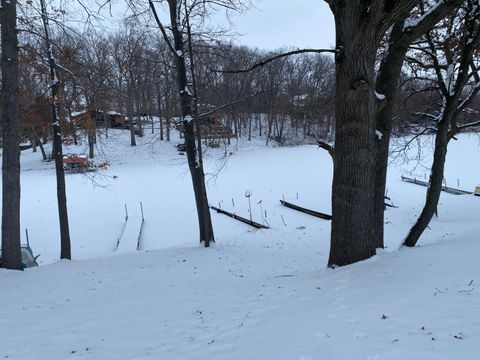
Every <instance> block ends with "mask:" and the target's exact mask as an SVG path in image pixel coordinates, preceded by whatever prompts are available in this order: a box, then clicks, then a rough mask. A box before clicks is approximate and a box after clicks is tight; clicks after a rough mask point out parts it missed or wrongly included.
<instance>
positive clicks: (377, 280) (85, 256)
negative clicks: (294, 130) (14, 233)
mask: <svg viewBox="0 0 480 360" xmlns="http://www.w3.org/2000/svg"><path fill="white" fill-rule="evenodd" d="M478 139H479V138H478V137H477V136H474V135H463V136H460V139H459V141H456V142H453V143H452V144H451V148H450V150H449V157H448V163H447V170H446V180H447V184H448V185H449V186H455V187H456V186H457V184H460V187H461V188H464V189H467V190H473V189H474V187H475V185H477V184H478V183H480V148H479V140H478ZM128 144H129V142H128V134H126V133H124V132H122V131H111V132H110V137H109V139H108V140H106V139H101V141H99V143H98V149H97V152H98V154H99V155H98V156H97V159H96V161H98V162H100V161H103V160H108V161H109V162H110V163H111V165H110V167H109V168H108V169H107V170H105V171H98V172H96V173H95V174H94V177H93V178H92V177H86V176H84V175H80V174H69V175H67V190H68V205H69V216H70V225H71V237H72V253H73V257H74V260H75V261H73V262H65V261H61V262H59V261H58V255H59V234H58V230H57V229H58V220H57V214H56V198H55V177H54V171H53V164H52V163H47V164H46V163H42V162H41V161H40V155H39V154H38V153H37V154H33V153H29V152H23V154H22V166H23V168H22V226H23V227H27V228H28V230H29V235H30V243H31V246H32V248H33V250H34V252H35V253H41V256H40V258H39V262H40V264H41V266H40V267H38V268H34V269H28V270H26V271H25V272H12V271H5V270H1V271H0V288H1V291H2V295H1V296H0V359H1V358H8V359H77V358H91V359H102V360H103V359H116V360H119V359H179V360H180V359H222V360H223V359H242V360H243V359H276V360H280V359H285V360H287V359H299V360H300V359H472V360H473V359H478V358H479V357H478V356H479V355H478V353H479V348H478V344H479V343H480V317H479V315H480V295H479V293H478V287H477V284H478V282H479V281H480V264H479V262H478V257H479V256H480V242H479V234H480V222H479V213H480V198H477V197H474V196H468V195H466V196H454V195H449V194H442V198H441V205H440V207H439V216H440V217H439V218H438V219H435V220H434V221H433V223H432V224H431V227H430V229H429V230H427V232H426V233H425V235H424V236H423V238H422V240H421V242H420V244H419V245H420V246H419V247H417V248H415V249H401V250H400V251H397V250H398V248H399V245H400V244H401V242H402V240H403V238H404V236H405V234H406V232H407V231H408V229H409V226H411V224H412V222H413V221H414V220H415V218H416V216H417V215H418V213H419V211H420V209H421V206H422V203H423V201H424V195H425V190H426V188H422V187H419V186H415V185H411V184H407V183H402V182H401V179H400V176H401V174H407V175H410V174H413V175H414V176H417V177H420V178H423V177H424V176H425V173H428V171H427V170H425V169H423V168H422V167H421V166H416V165H415V164H414V163H409V164H399V163H397V162H396V163H395V164H394V165H392V166H391V168H390V173H389V184H388V194H389V196H390V197H391V198H392V200H393V202H394V204H395V205H396V206H398V207H399V208H397V209H389V210H387V213H386V222H387V224H386V245H387V248H386V250H385V251H382V252H381V253H380V254H379V255H378V256H376V257H374V258H373V259H371V260H368V261H365V262H362V263H359V264H355V265H352V266H349V267H345V268H340V269H336V270H328V269H326V261H327V257H328V250H329V231H330V228H329V226H330V224H329V222H328V221H324V220H321V219H318V218H314V217H309V216H308V215H304V214H301V213H297V212H295V211H293V210H290V209H286V208H284V207H282V206H281V205H280V204H279V200H280V199H282V198H285V200H290V201H291V202H294V203H296V204H299V205H302V206H305V207H310V208H313V209H315V210H318V211H322V212H326V213H329V212H330V196H331V191H330V183H331V173H332V166H331V160H330V158H329V156H328V154H326V153H325V152H324V151H322V150H320V149H318V148H317V147H315V146H299V147H290V148H278V147H269V148H265V147H264V145H263V143H262V142H260V141H253V142H241V143H240V144H238V146H232V147H230V148H229V149H228V150H227V154H230V152H232V154H231V155H230V156H228V159H227V161H225V160H224V159H223V156H222V155H223V154H224V149H214V150H213V149H210V150H209V151H208V153H207V158H206V161H205V162H206V169H207V172H208V173H209V174H216V176H213V175H210V176H209V182H208V185H209V197H210V202H211V203H212V204H215V205H218V204H219V203H220V204H221V207H222V208H224V209H226V210H229V211H232V212H236V213H237V214H239V215H243V216H245V217H248V216H249V215H248V200H247V198H245V196H244V195H245V191H246V190H251V192H252V193H253V196H252V198H251V200H252V201H251V203H252V216H253V218H254V220H256V221H258V222H262V221H266V222H267V223H268V224H269V225H270V227H271V229H269V230H253V229H252V228H250V227H248V226H247V225H245V224H242V223H237V222H236V221H234V220H232V219H231V218H228V217H226V216H224V215H220V214H216V213H212V219H213V222H214V228H215V234H216V244H215V246H213V247H212V248H210V249H204V248H201V247H199V246H198V239H197V237H198V236H197V232H198V230H197V225H196V214H195V209H194V201H193V193H192V189H191V182H190V178H189V174H188V169H187V165H186V159H185V157H184V156H182V155H179V154H178V153H177V151H176V150H175V148H174V144H175V141H174V142H172V143H167V142H160V141H157V140H155V138H154V137H152V136H150V135H147V136H146V137H145V138H144V139H141V140H140V145H139V146H138V147H136V148H131V147H130V146H129V145H128ZM85 150H86V149H85V148H84V147H82V146H80V147H73V146H72V147H69V148H67V149H66V150H65V152H68V153H80V152H84V151H85ZM424 150H425V152H426V156H425V162H426V163H428V161H429V159H428V158H429V155H428V146H427V147H425V148H424ZM412 151H414V150H412ZM140 201H141V202H142V204H143V208H144V215H145V227H144V233H143V236H142V239H141V246H140V247H141V249H142V250H141V251H136V244H137V236H138V230H139V228H140V222H141V212H140ZM260 201H261V205H260V204H259V202H260ZM125 204H126V205H127V208H128V213H129V220H128V222H127V226H126V227H125V231H124V232H123V238H122V240H121V246H120V248H119V251H118V252H117V251H115V248H116V244H117V239H118V237H119V235H120V233H121V230H122V226H123V223H124V221H125V220H124V218H125V210H124V205H125ZM261 209H263V211H264V215H263V219H262V215H261ZM265 212H266V218H265ZM130 248H131V249H130Z"/></svg>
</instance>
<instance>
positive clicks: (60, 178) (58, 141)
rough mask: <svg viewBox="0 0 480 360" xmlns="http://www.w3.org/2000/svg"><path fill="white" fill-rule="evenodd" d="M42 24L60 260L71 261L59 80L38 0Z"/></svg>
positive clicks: (44, 13) (43, 10)
mask: <svg viewBox="0 0 480 360" xmlns="http://www.w3.org/2000/svg"><path fill="white" fill-rule="evenodd" d="M40 5H41V14H42V22H43V27H44V31H45V33H44V37H45V46H46V53H47V57H48V65H49V69H50V81H51V82H50V89H51V101H52V131H53V155H54V160H55V174H56V179H57V203H58V218H59V222H60V258H61V259H68V260H71V258H72V254H71V245H70V229H69V225H68V210H67V193H66V189H65V171H64V169H63V149H62V133H61V129H60V116H59V105H58V89H59V80H58V77H57V65H56V60H55V57H54V54H53V44H52V42H51V40H50V29H49V18H48V14H47V9H46V5H45V0H40Z"/></svg>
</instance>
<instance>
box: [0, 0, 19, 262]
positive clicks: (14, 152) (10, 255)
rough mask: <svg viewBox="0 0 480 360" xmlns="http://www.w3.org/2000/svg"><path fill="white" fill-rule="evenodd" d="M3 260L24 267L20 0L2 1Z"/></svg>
mask: <svg viewBox="0 0 480 360" xmlns="http://www.w3.org/2000/svg"><path fill="white" fill-rule="evenodd" d="M1 5H2V9H1V18H0V19H1V26H2V100H3V104H2V119H3V131H2V133H3V134H2V135H3V145H2V150H3V155H2V196H3V197H2V259H1V265H2V267H3V268H6V269H14V270H21V269H22V254H21V245H20V120H19V100H18V96H19V68H18V40H17V26H16V24H17V10H16V7H17V1H16V0H2V2H1Z"/></svg>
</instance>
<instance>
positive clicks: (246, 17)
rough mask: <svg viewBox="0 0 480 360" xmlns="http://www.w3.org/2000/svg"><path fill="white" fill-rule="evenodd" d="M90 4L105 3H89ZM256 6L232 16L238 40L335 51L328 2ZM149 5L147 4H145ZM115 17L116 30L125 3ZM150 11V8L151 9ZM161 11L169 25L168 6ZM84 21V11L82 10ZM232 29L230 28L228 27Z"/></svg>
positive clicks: (117, 4)
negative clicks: (333, 49)
mask: <svg viewBox="0 0 480 360" xmlns="http://www.w3.org/2000/svg"><path fill="white" fill-rule="evenodd" d="M86 1H87V3H88V2H91V3H92V8H95V6H94V5H93V4H95V2H97V3H98V2H100V3H101V2H103V1H99V0H96V1H95V0H86ZM251 1H252V3H253V4H254V6H253V7H252V8H251V10H249V11H247V12H245V13H244V14H231V15H232V17H231V20H232V26H231V27H232V30H234V31H235V32H236V33H238V34H239V36H238V38H237V39H236V41H237V42H238V43H241V44H243V45H248V46H251V47H258V48H261V49H267V50H273V49H278V48H281V47H294V48H306V47H309V48H332V47H334V44H335V27H334V22H333V16H332V14H331V12H330V9H329V7H328V5H326V3H325V1H324V0H251ZM145 3H147V2H146V1H145ZM112 4H114V5H112V8H111V10H112V15H113V17H112V16H110V14H109V11H107V9H106V8H104V11H102V13H101V14H102V15H103V16H104V19H105V20H104V21H103V26H106V27H107V28H109V29H111V30H114V29H115V28H117V27H118V26H119V21H120V19H122V18H124V17H125V16H126V15H129V14H131V12H130V11H128V10H127V7H126V5H125V4H126V3H125V0H116V1H113V2H112ZM147 9H148V8H147ZM157 11H158V12H159V15H160V17H161V18H164V21H165V22H168V16H167V12H166V6H165V5H164V6H163V7H162V6H160V5H157ZM78 12H79V14H80V18H81V17H82V16H84V12H83V11H82V10H81V9H78ZM211 23H212V24H215V23H217V24H224V26H225V25H228V23H227V21H226V15H225V14H224V12H222V11H219V12H217V13H214V14H213V19H211ZM227 27H228V26H227Z"/></svg>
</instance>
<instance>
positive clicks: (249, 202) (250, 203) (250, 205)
mask: <svg viewBox="0 0 480 360" xmlns="http://www.w3.org/2000/svg"><path fill="white" fill-rule="evenodd" d="M248 209H249V211H250V221H253V220H252V202H251V201H250V196H249V197H248Z"/></svg>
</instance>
